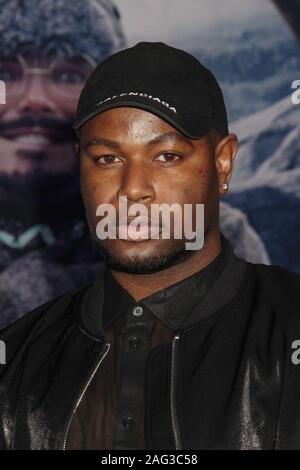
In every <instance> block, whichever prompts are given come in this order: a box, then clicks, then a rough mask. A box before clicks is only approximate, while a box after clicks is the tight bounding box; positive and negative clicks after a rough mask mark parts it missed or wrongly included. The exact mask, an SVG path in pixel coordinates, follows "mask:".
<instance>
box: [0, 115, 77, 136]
mask: <svg viewBox="0 0 300 470" xmlns="http://www.w3.org/2000/svg"><path fill="white" fill-rule="evenodd" d="M72 124H73V123H72V121H71V120H70V119H57V118H53V117H49V116H45V115H38V114H32V113H28V114H23V115H22V116H20V117H19V118H17V119H12V120H10V121H7V122H5V121H1V120H0V133H1V132H5V131H9V130H11V129H18V128H19V129H22V128H27V127H41V128H43V127H44V128H50V129H51V130H55V131H59V132H60V133H65V135H66V137H72V139H74V138H75V132H74V131H73V129H72Z"/></svg>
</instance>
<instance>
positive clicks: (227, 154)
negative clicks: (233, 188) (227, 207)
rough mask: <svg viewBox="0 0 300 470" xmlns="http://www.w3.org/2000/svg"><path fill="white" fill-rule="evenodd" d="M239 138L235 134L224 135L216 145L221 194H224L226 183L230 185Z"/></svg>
mask: <svg viewBox="0 0 300 470" xmlns="http://www.w3.org/2000/svg"><path fill="white" fill-rule="evenodd" d="M238 145H239V144H238V139H237V136H236V135H235V134H229V135H227V136H226V137H224V138H223V139H222V140H220V141H219V143H218V144H217V145H216V147H215V162H216V169H217V174H218V175H217V176H218V180H219V188H220V194H224V193H225V192H226V189H224V187H223V185H224V183H227V185H229V181H230V178H231V174H232V171H233V164H234V160H235V157H236V154H237V151H238Z"/></svg>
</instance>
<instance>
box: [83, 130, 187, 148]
mask: <svg viewBox="0 0 300 470" xmlns="http://www.w3.org/2000/svg"><path fill="white" fill-rule="evenodd" d="M167 140H181V142H183V143H184V144H188V145H189V146H190V147H193V144H192V143H191V142H190V141H189V139H188V138H186V137H184V136H183V135H181V134H180V133H179V132H175V131H171V132H165V133H163V134H158V135H156V136H155V137H153V139H151V140H149V141H148V142H146V145H155V144H159V143H162V142H165V141H167ZM93 145H102V146H104V147H111V148H114V149H117V150H119V149H120V148H121V144H119V143H118V142H116V141H114V140H110V139H105V138H104V137H95V138H94V139H93V138H92V139H90V140H89V141H88V142H87V144H86V145H85V148H88V147H91V146H93Z"/></svg>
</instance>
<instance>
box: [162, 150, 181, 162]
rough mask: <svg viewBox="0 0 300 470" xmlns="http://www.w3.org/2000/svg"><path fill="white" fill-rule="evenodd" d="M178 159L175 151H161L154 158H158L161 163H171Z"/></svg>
mask: <svg viewBox="0 0 300 470" xmlns="http://www.w3.org/2000/svg"><path fill="white" fill-rule="evenodd" d="M178 159H180V157H179V155H176V153H172V152H165V153H162V154H160V155H159V156H158V157H157V158H156V160H158V161H159V162H163V163H173V162H175V161H177V160H178Z"/></svg>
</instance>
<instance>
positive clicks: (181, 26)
mask: <svg viewBox="0 0 300 470" xmlns="http://www.w3.org/2000/svg"><path fill="white" fill-rule="evenodd" d="M299 24H300V2H299V1H298V0H283V1H276V2H271V1H268V0H243V2H240V1H239V0H223V1H222V2H220V1H218V0H185V1H181V0H151V2H150V1H149V0H115V3H114V4H113V3H112V2H110V1H109V0H73V1H72V2H65V1H63V0H39V1H37V0H5V1H4V0H0V41H1V42H0V80H2V81H3V82H4V83H6V100H5V102H4V100H3V99H2V100H1V99H0V327H3V326H5V325H7V324H8V323H10V322H12V321H14V320H15V319H16V318H18V317H20V316H22V315H23V314H24V313H26V312H28V311H29V310H31V309H32V308H34V307H36V306H38V305H40V304H41V303H44V302H46V301H47V300H50V299H51V298H53V297H55V296H57V295H59V294H62V293H64V292H65V291H67V290H69V289H71V288H73V287H76V286H79V285H82V284H83V283H87V282H90V281H92V280H94V279H95V278H96V277H98V276H99V275H100V274H101V271H102V269H103V259H102V256H101V253H100V252H99V250H98V249H97V248H96V247H95V246H94V245H93V244H92V242H91V239H90V236H89V233H88V230H87V226H86V222H85V218H84V213H83V208H82V203H81V199H80V192H79V178H78V171H79V168H78V159H77V158H76V155H75V154H74V151H73V143H74V135H73V133H72V129H71V125H72V119H73V117H74V112H75V106H76V102H77V98H78V95H79V93H80V90H81V87H82V85H83V83H84V81H85V80H86V78H87V77H88V75H89V74H90V72H91V70H92V69H93V67H94V66H95V64H96V63H97V62H100V61H101V60H103V59H104V58H105V57H107V56H108V55H109V54H111V53H113V52H115V51H117V50H120V49H122V48H124V47H127V46H130V45H134V44H135V43H136V42H139V41H143V40H150V41H164V42H167V43H168V44H170V45H173V46H175V47H179V48H183V49H185V50H187V51H188V52H191V53H192V54H194V55H195V56H196V57H198V58H199V59H200V60H201V62H203V64H204V65H206V66H207V67H208V68H210V69H211V70H212V71H213V73H214V74H215V76H216V78H217V79H218V81H219V82H220V84H221V87H222V89H223V92H224V97H225V102H226V106H227V110H228V115H229V124H230V131H231V132H234V133H236V134H237V136H238V139H239V142H240V147H239V151H238V155H237V157H236V163H235V169H234V174H233V177H232V180H231V183H230V188H229V192H228V194H227V195H226V196H225V197H224V198H223V199H222V202H221V229H222V231H223V233H224V234H225V235H226V236H227V237H228V238H229V239H230V240H231V241H232V243H233V246H234V249H235V251H236V253H237V254H238V255H239V256H242V257H244V258H246V259H248V260H249V261H252V262H259V263H265V264H277V265H281V266H285V267H287V268H288V269H290V270H292V271H294V272H298V273H300V250H299V230H300V203H299V197H300V152H299V148H300V143H299V142H300V139H299V127H300V119H299V111H300V104H299V102H300V93H299V91H298V88H299V90H300V44H299V42H298V39H297V38H299V37H300V33H299V26H298V25H299ZM0 91H1V90H0ZM2 98H3V96H2Z"/></svg>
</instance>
